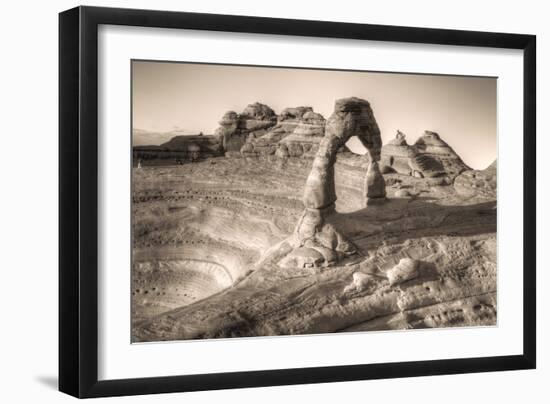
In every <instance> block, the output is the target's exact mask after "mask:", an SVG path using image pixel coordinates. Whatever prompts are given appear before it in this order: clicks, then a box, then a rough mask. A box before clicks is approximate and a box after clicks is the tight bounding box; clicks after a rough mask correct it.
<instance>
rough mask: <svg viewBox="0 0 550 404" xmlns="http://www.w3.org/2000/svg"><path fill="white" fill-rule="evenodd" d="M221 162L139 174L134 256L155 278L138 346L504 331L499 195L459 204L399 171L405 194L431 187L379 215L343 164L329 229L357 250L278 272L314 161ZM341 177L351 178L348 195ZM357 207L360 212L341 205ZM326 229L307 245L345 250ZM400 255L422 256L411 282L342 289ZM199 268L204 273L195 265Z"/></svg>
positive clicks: (141, 280)
mask: <svg viewBox="0 0 550 404" xmlns="http://www.w3.org/2000/svg"><path fill="white" fill-rule="evenodd" d="M361 157H362V156H361ZM340 159H341V155H338V161H337V164H338V163H339V161H340ZM212 161H215V162H216V164H214V165H212V164H211V163H210V161H199V162H197V163H196V164H194V165H191V164H187V165H182V166H174V165H172V166H164V167H147V169H143V170H137V169H134V170H133V176H132V181H133V188H132V197H133V205H132V209H133V211H134V212H135V215H134V218H135V220H134V221H133V223H132V229H133V230H132V231H133V243H134V248H133V250H132V255H133V262H134V264H135V265H138V266H139V265H140V263H152V267H151V269H153V270H152V271H150V272H149V271H147V270H146V268H141V269H139V268H137V269H136V271H135V272H133V274H134V275H136V276H133V288H132V291H133V292H135V293H136V295H134V296H132V312H133V313H135V316H134V317H133V322H132V327H133V329H132V341H134V342H146V341H149V342H151V341H169V340H172V341H173V340H186V339H197V338H230V337H253V336H274V335H297V334H319V333H326V332H346V331H355V332H357V331H369V330H396V329H400V330H405V329H411V328H426V327H462V326H468V327H472V326H487V325H495V324H496V319H497V298H496V296H497V258H496V250H497V248H496V246H497V242H496V213H497V212H496V210H495V209H494V206H495V199H494V198H482V197H480V198H477V197H476V198H471V197H463V196H461V195H460V194H458V193H457V192H456V191H455V189H454V188H453V187H446V189H442V188H441V187H429V186H425V187H424V183H425V182H426V181H427V179H422V180H418V179H415V178H412V177H406V176H400V177H399V179H400V180H401V186H402V189H404V190H410V191H411V192H413V190H414V192H415V193H416V192H418V191H420V190H421V189H425V190H424V191H423V192H422V193H421V194H420V195H421V196H422V197H420V198H415V199H411V200H400V199H397V198H389V199H388V201H387V203H386V204H384V205H383V206H382V207H380V208H374V209H370V208H367V209H361V204H362V200H363V191H362V185H363V180H364V173H365V171H366V169H367V165H365V166H361V167H359V166H354V167H351V166H349V165H345V164H338V167H337V169H336V175H337V181H336V189H337V195H338V200H337V204H338V205H337V206H338V210H339V213H338V214H335V215H331V216H329V217H327V219H326V221H325V222H327V223H329V224H331V225H332V226H333V228H334V229H337V230H338V231H339V232H341V234H345V236H346V239H347V240H348V242H349V245H352V246H353V247H354V248H355V249H356V250H357V251H358V254H355V255H352V256H350V257H349V258H348V259H346V261H345V262H339V263H338V262H337V263H336V264H334V265H333V266H332V265H331V267H330V268H331V270H326V269H325V267H324V266H323V264H322V263H319V262H318V263H317V265H320V266H319V267H317V268H315V267H308V268H299V267H295V266H292V267H288V268H281V267H280V266H278V263H279V261H280V260H281V259H282V258H284V255H286V254H287V253H289V252H291V251H292V249H293V248H292V247H291V246H290V245H289V244H288V241H287V240H288V238H289V237H291V236H292V234H293V231H294V229H295V226H296V223H297V221H298V220H299V219H300V217H301V215H303V214H304V207H303V204H302V203H301V201H300V198H301V196H302V188H303V184H304V183H305V181H306V178H307V176H308V174H309V168H310V166H309V165H306V164H288V165H287V166H285V167H284V169H277V168H276V167H274V166H273V164H270V163H269V162H268V161H267V160H265V159H250V161H247V160H246V159H228V158H214V159H212ZM340 175H341V177H342V178H345V179H348V178H356V179H355V182H350V183H345V186H344V187H343V184H344V183H343V182H342V181H340V177H339V176H340ZM357 177H360V178H357ZM390 178H398V177H397V176H395V174H392V175H389V176H387V177H386V179H390ZM423 187H424V188H423ZM348 188H349V189H348ZM348 190H350V192H348ZM351 191H353V192H351ZM391 191H394V190H391ZM391 191H390V190H389V189H388V192H391ZM390 196H391V195H390ZM348 203H349V204H351V205H350V206H353V209H347V207H346V209H345V210H344V209H341V208H342V206H343V205H346V204H348ZM317 234H319V232H317ZM329 235H330V232H326V234H323V235H319V237H317V239H316V240H313V241H312V242H311V243H308V244H306V243H304V245H303V247H304V248H314V247H317V248H318V250H316V251H317V252H318V253H319V254H321V255H322V254H323V252H324V253H325V254H327V257H328V256H329V254H328V252H331V253H333V254H335V253H336V251H333V250H332V249H330V248H327V249H326V250H321V248H322V247H323V245H321V244H320V241H317V240H323V243H325V244H324V245H329V246H330V245H334V244H331V243H336V245H337V244H338V243H341V241H339V240H338V238H334V235H335V234H334V233H332V236H331V237H328V236H329ZM279 243H286V245H285V246H286V247H284V248H283V249H282V250H281V251H283V253H282V254H281V255H280V256H277V257H275V256H274V257H272V259H267V260H263V259H262V258H263V255H264V252H265V251H266V250H267V249H269V248H271V247H272V246H276V245H278V244H279ZM317 243H319V245H318V246H317ZM342 247H344V245H342ZM285 248H286V250H285ZM274 250H275V249H274ZM285 251H286V252H285ZM315 256H317V257H318V255H313V257H315ZM306 257H307V256H306ZM403 257H410V258H412V259H416V260H420V261H421V266H420V270H419V275H418V277H417V278H415V279H414V280H411V281H409V282H404V283H402V284H399V286H390V285H389V281H388V280H387V278H386V277H382V276H375V277H373V278H372V280H371V282H370V283H367V285H366V288H365V289H364V290H362V291H359V290H355V291H354V292H353V293H347V294H344V293H343V290H344V288H345V287H346V286H347V285H349V284H350V282H351V280H352V279H353V273H355V272H360V273H368V272H371V271H372V272H373V273H375V274H386V273H387V271H388V270H390V269H391V268H393V267H394V266H395V265H396V264H397V263H398V262H399V260H400V259H401V258H403ZM323 259H324V256H323ZM189 260H198V261H201V262H204V265H203V264H201V265H198V266H196V265H195V264H193V265H192V267H188V266H187V264H186V263H185V262H189ZM159 261H160V262H174V263H177V262H179V263H182V265H179V264H178V266H170V267H166V269H167V270H166V271H158V270H156V269H155V268H156V264H153V263H154V262H159ZM147 265H148V264H147ZM220 266H223V267H224V270H223V271H222V268H220ZM208 268H211V269H214V268H216V269H215V270H212V271H211V270H210V269H208ZM168 269H169V270H168ZM188 269H197V270H200V271H201V273H204V274H205V276H206V275H207V276H206V278H204V279H203V278H202V277H196V276H195V273H194V272H189V271H188ZM226 271H227V272H226ZM225 273H227V274H229V275H231V280H232V282H231V284H229V283H226V282H225V281H224V282H219V283H217V287H216V288H215V289H212V288H211V286H212V285H213V283H212V281H211V280H210V277H213V278H216V279H218V277H220V280H223V279H224V278H225ZM190 281H191V282H190ZM134 282H135V283H134ZM216 282H217V281H216ZM227 285H229V286H227ZM218 287H219V289H218ZM153 288H155V290H153ZM138 289H139V292H138V291H137V290H138ZM145 291H148V293H147V294H145ZM158 293H161V295H160V296H158ZM164 293H166V295H164ZM211 293H212V294H211ZM207 295H209V296H208V297H207ZM133 315H134V314H133Z"/></svg>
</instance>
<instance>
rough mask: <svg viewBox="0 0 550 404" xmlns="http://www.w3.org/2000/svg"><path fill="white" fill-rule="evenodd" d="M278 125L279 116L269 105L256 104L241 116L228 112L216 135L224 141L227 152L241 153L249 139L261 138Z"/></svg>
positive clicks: (251, 105) (249, 106) (248, 107)
mask: <svg viewBox="0 0 550 404" xmlns="http://www.w3.org/2000/svg"><path fill="white" fill-rule="evenodd" d="M276 123H277V115H275V112H273V110H272V109H271V108H269V107H268V106H267V105H264V104H261V103H259V102H256V103H254V104H250V105H248V106H247V107H246V108H245V109H244V110H243V112H242V113H241V114H237V113H236V112H235V111H228V112H226V113H225V115H224V116H223V117H222V119H221V120H220V122H219V124H220V127H219V128H218V129H217V130H216V135H217V136H219V137H220V138H221V139H222V145H223V149H224V150H225V151H226V152H235V151H239V150H240V149H241V147H242V146H243V145H244V143H245V141H246V139H247V138H248V137H259V136H262V135H264V134H266V133H267V129H269V128H271V127H272V126H274V125H275V124H276Z"/></svg>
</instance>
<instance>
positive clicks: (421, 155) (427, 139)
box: [411, 130, 469, 178]
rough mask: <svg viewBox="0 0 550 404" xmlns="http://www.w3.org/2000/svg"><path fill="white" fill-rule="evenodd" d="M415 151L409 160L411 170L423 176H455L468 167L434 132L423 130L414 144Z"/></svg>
mask: <svg viewBox="0 0 550 404" xmlns="http://www.w3.org/2000/svg"><path fill="white" fill-rule="evenodd" d="M414 148H415V150H416V152H417V154H416V155H415V157H414V158H413V159H412V160H411V163H412V164H411V166H412V168H413V170H416V171H419V172H421V173H422V175H423V176H424V177H437V176H440V175H447V176H449V177H451V178H454V177H456V176H457V175H459V174H460V173H461V172H462V171H465V170H468V169H469V167H468V166H467V165H466V164H465V163H464V162H463V161H462V159H461V158H460V156H459V155H458V154H456V153H455V151H454V150H453V149H452V148H451V147H450V146H449V145H448V144H447V143H446V142H445V141H443V140H442V139H441V138H440V136H439V135H438V134H437V133H435V132H430V131H428V130H427V131H425V132H424V134H423V135H422V136H421V137H419V138H418V140H417V141H416V142H415V144H414Z"/></svg>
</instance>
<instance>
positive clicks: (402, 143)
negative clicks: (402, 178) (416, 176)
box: [380, 130, 414, 175]
mask: <svg viewBox="0 0 550 404" xmlns="http://www.w3.org/2000/svg"><path fill="white" fill-rule="evenodd" d="M413 155H414V150H413V149H412V148H411V146H409V145H408V144H407V140H406V139H405V134H404V133H403V132H401V131H399V130H398V131H397V134H396V135H395V139H392V140H391V141H390V142H388V143H387V144H385V145H384V146H382V151H381V156H380V165H381V169H382V172H384V173H388V172H397V173H399V174H406V175H411V166H410V164H409V159H410V158H411V156H413Z"/></svg>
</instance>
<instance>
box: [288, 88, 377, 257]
mask: <svg viewBox="0 0 550 404" xmlns="http://www.w3.org/2000/svg"><path fill="white" fill-rule="evenodd" d="M352 136H357V137H358V139H359V140H360V142H361V143H362V144H363V145H364V146H365V148H366V149H367V157H366V158H368V159H369V161H370V164H369V168H368V171H367V175H366V179H365V194H364V195H365V198H366V201H372V200H380V199H384V198H385V195H386V192H385V182H384V177H383V176H382V174H381V173H380V171H379V169H378V161H379V160H380V149H381V145H382V142H381V138H380V130H379V128H378V124H377V123H376V120H375V118H374V114H373V112H372V109H371V107H370V104H369V103H368V102H367V101H365V100H362V99H359V98H355V97H351V98H344V99H340V100H337V101H336V104H335V108H334V113H333V114H332V115H331V116H330V118H329V119H328V121H327V124H326V128H325V135H324V137H323V138H322V140H321V142H320V144H319V149H318V151H317V154H316V156H315V159H314V160H313V164H312V168H311V171H310V173H309V176H308V178H307V180H306V185H305V188H304V197H303V203H304V208H305V210H304V212H303V214H302V216H301V218H300V220H299V221H298V224H297V226H296V229H295V231H294V234H293V236H291V237H290V238H289V239H288V240H287V246H290V248H292V251H291V252H290V253H289V254H287V256H286V257H285V258H283V259H282V260H281V262H280V265H281V266H282V267H289V266H297V267H304V266H321V265H323V266H327V265H331V264H333V263H335V262H338V261H340V260H341V259H342V258H344V257H345V256H347V255H351V254H354V253H355V252H356V249H355V247H354V246H353V245H352V244H351V243H349V242H348V241H347V240H346V238H345V237H344V236H343V235H341V234H340V233H339V232H338V231H337V230H336V229H335V228H334V226H333V225H331V224H330V223H329V220H328V219H329V217H330V216H331V214H332V213H334V212H335V202H336V198H337V197H336V187H335V181H334V174H335V173H334V165H335V162H336V154H337V152H338V150H339V149H340V148H341V147H342V146H343V145H345V143H346V142H347V141H348V140H349V139H350V138H351V137H352Z"/></svg>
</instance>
